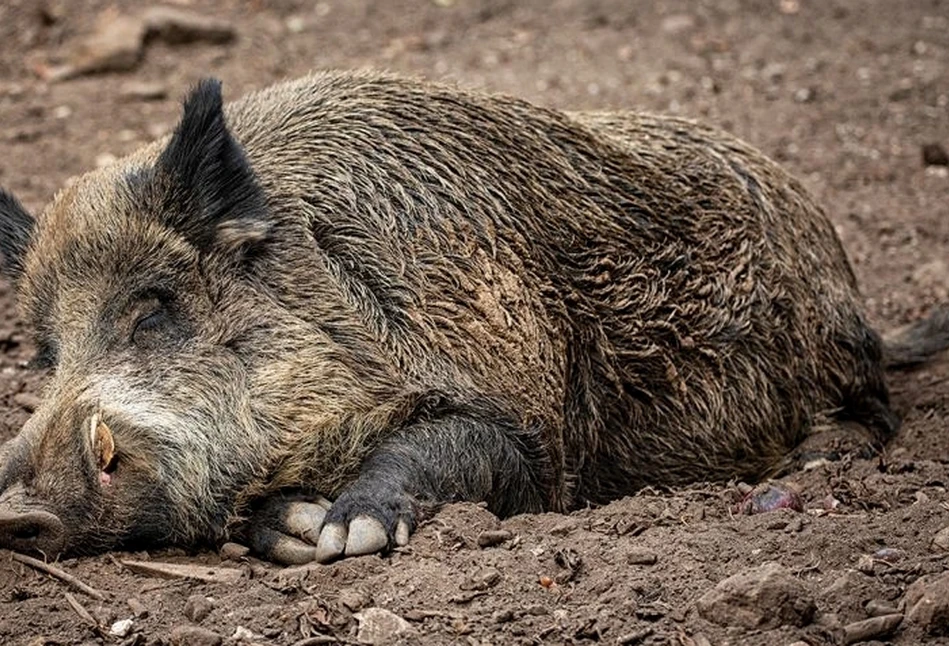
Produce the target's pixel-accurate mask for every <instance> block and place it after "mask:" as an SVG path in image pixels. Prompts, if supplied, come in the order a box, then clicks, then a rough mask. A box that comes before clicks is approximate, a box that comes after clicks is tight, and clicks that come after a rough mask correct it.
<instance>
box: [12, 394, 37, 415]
mask: <svg viewBox="0 0 949 646" xmlns="http://www.w3.org/2000/svg"><path fill="white" fill-rule="evenodd" d="M41 402H42V400H41V399H40V398H39V397H38V396H37V395H34V394H33V393H17V394H15V395H14V396H13V403H14V404H16V405H17V406H19V407H20V408H22V409H23V410H25V411H26V412H28V413H32V412H33V411H35V410H36V409H37V408H39V407H40V403H41Z"/></svg>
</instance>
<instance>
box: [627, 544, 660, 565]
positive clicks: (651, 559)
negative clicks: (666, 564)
mask: <svg viewBox="0 0 949 646" xmlns="http://www.w3.org/2000/svg"><path fill="white" fill-rule="evenodd" d="M658 560H659V555H658V554H656V553H655V552H653V551H652V550H647V549H646V548H644V547H633V548H630V550H629V552H627V553H626V562H627V563H629V564H630V565H655V564H656V562H657V561H658Z"/></svg>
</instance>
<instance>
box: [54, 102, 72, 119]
mask: <svg viewBox="0 0 949 646" xmlns="http://www.w3.org/2000/svg"><path fill="white" fill-rule="evenodd" d="M71 116H72V108H70V107H69V106H68V105H57V106H56V107H55V108H53V118H54V119H68V118H69V117H71Z"/></svg>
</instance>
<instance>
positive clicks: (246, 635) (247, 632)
mask: <svg viewBox="0 0 949 646" xmlns="http://www.w3.org/2000/svg"><path fill="white" fill-rule="evenodd" d="M261 637H263V635H258V634H257V633H255V632H254V631H253V630H251V629H249V628H244V627H243V626H238V627H237V628H235V629H234V634H233V635H231V638H230V640H228V641H231V642H257V641H260V639H261Z"/></svg>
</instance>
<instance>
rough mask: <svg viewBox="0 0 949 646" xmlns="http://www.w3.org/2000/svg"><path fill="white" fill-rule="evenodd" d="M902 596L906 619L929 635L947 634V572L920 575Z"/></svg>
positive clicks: (948, 621)
mask: <svg viewBox="0 0 949 646" xmlns="http://www.w3.org/2000/svg"><path fill="white" fill-rule="evenodd" d="M904 598H905V601H906V609H907V610H906V619H907V620H908V621H911V622H913V623H915V624H918V625H919V626H920V627H921V628H922V629H923V630H925V631H926V632H928V633H929V634H931V635H949V572H944V573H942V574H940V575H937V576H923V577H920V578H919V579H917V580H916V581H915V582H914V583H913V584H912V585H911V586H909V588H908V589H907V590H906V596H905V597H904Z"/></svg>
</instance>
